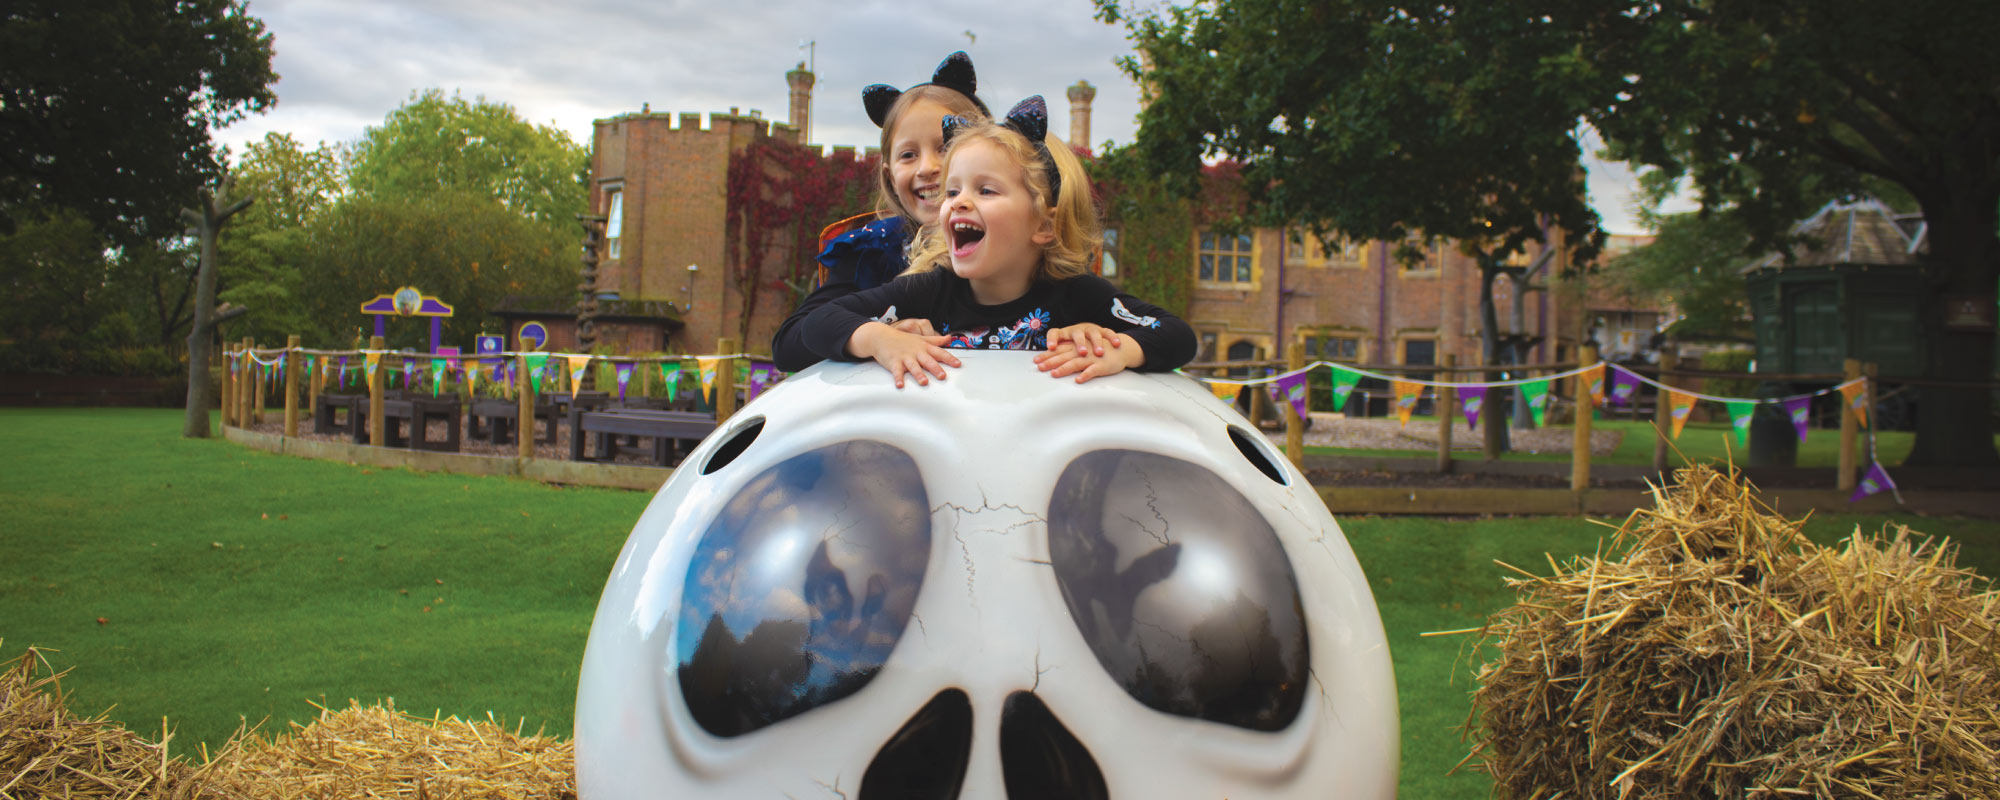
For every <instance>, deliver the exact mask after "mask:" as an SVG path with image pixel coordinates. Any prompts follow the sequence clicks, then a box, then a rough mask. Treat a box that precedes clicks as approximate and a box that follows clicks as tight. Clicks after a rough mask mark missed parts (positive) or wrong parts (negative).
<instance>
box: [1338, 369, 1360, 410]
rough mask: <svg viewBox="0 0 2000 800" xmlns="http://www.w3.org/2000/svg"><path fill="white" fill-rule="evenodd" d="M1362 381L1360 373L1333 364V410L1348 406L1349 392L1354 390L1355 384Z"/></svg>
mask: <svg viewBox="0 0 2000 800" xmlns="http://www.w3.org/2000/svg"><path fill="white" fill-rule="evenodd" d="M1360 381H1361V376H1360V375H1359V374H1357V373H1354V372H1349V371H1347V370H1345V369H1341V368H1340V365H1339V364H1334V365H1333V410H1335V411H1340V410H1342V409H1345V408H1347V394H1348V393H1349V392H1352V391H1354V384H1356V383H1358V382H1360Z"/></svg>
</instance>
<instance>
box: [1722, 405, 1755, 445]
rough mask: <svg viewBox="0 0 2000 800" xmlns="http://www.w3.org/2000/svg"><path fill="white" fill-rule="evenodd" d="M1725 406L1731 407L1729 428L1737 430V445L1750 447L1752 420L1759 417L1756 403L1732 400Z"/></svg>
mask: <svg viewBox="0 0 2000 800" xmlns="http://www.w3.org/2000/svg"><path fill="white" fill-rule="evenodd" d="M1723 405H1725V406H1728V407H1729V427H1731V428H1735V429H1736V443H1737V444H1738V445H1743V446H1748V445H1749V444H1750V418H1751V417H1754V416H1756V415H1757V403H1756V401H1754V400H1730V401H1728V402H1725V403H1723Z"/></svg>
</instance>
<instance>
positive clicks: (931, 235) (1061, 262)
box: [903, 120, 1104, 281]
mask: <svg viewBox="0 0 2000 800" xmlns="http://www.w3.org/2000/svg"><path fill="white" fill-rule="evenodd" d="M973 142H990V143H992V144H995V145H998V146H999V148H1000V151H1001V152H1003V153H1006V154H1007V156H1008V158H1009V159H1010V160H1012V161H1013V162H1014V165H1015V166H1017V167H1019V168H1020V169H1021V177H1022V183H1024V184H1026V185H1027V187H1028V192H1029V194H1030V195H1032V196H1033V198H1034V200H1035V207H1036V208H1038V209H1041V210H1042V211H1043V212H1044V213H1046V214H1049V215H1050V219H1051V221H1052V222H1053V223H1054V224H1053V227H1054V229H1055V238H1054V239H1053V240H1052V241H1050V242H1049V243H1048V244H1046V245H1043V246H1042V259H1041V263H1040V264H1038V265H1037V266H1036V267H1035V278H1036V279H1037V280H1052V281H1053V280H1063V279H1065V278H1074V277H1077V276H1079V275H1088V274H1090V262H1091V258H1092V257H1093V256H1094V255H1095V254H1096V253H1097V249H1098V247H1099V246H1100V245H1102V244H1103V241H1104V231H1103V228H1102V227H1101V226H1100V225H1099V223H1098V220H1097V204H1096V202H1095V201H1093V200H1092V199H1091V196H1090V176H1089V175H1087V174H1085V173H1084V171H1083V162H1082V161H1079V160H1077V157H1076V153H1074V152H1072V151H1071V150H1070V149H1069V145H1066V144H1064V143H1063V142H1062V140H1060V139H1057V138H1055V137H1054V136H1050V137H1047V139H1046V140H1045V141H1044V142H1043V144H1044V145H1046V146H1047V148H1048V150H1047V152H1048V157H1049V159H1050V160H1051V161H1054V162H1055V167H1056V174H1057V175H1058V176H1059V177H1060V178H1061V181H1062V191H1061V192H1059V193H1057V194H1058V195H1059V196H1057V197H1054V198H1053V200H1054V202H1050V201H1051V197H1050V195H1051V187H1050V186H1049V178H1048V172H1047V171H1046V170H1045V168H1044V167H1045V164H1046V163H1047V162H1044V161H1043V160H1042V151H1041V150H1040V149H1038V148H1036V147H1035V146H1034V145H1033V144H1030V143H1029V142H1028V137H1026V136H1022V135H1021V134H1020V133H1019V132H1017V131H1015V130H1014V129H1012V128H1008V127H1005V126H1002V125H999V124H996V123H993V122H991V121H984V120H982V121H980V122H978V123H975V124H973V125H971V126H969V127H965V128H961V129H959V131H958V132H957V133H956V134H954V135H953V136H952V139H951V145H950V146H948V147H946V148H945V153H944V175H943V176H942V177H943V179H944V180H950V179H951V157H952V156H953V155H954V154H956V153H958V152H959V150H960V149H961V148H964V147H967V146H969V145H970V144H972V143H973ZM949 216H950V215H949V214H943V213H940V214H938V218H937V219H935V220H933V221H931V222H930V223H929V224H927V225H925V226H923V228H922V229H920V230H918V231H917V239H916V243H915V244H914V245H913V247H912V252H911V255H910V266H909V268H908V269H906V270H904V271H903V274H904V275H913V274H916V273H920V272H929V271H931V270H934V269H950V268H951V256H950V254H951V237H950V236H949V235H947V234H946V233H945V220H946V218H948V217H949Z"/></svg>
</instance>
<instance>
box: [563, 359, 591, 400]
mask: <svg viewBox="0 0 2000 800" xmlns="http://www.w3.org/2000/svg"><path fill="white" fill-rule="evenodd" d="M563 358H565V359H567V360H568V361H569V398H570V399H571V400H575V399H576V393H577V392H580V391H583V371H584V370H585V369H588V368H589V367H590V356H587V355H584V356H563Z"/></svg>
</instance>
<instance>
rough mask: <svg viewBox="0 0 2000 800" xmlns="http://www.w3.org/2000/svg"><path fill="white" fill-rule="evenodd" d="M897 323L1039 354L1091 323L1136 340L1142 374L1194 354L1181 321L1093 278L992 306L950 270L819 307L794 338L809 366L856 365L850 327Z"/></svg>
mask: <svg viewBox="0 0 2000 800" xmlns="http://www.w3.org/2000/svg"><path fill="white" fill-rule="evenodd" d="M897 319H928V320H930V321H931V324H932V325H933V326H935V327H936V328H937V329H938V332H939V333H942V334H944V335H946V336H950V337H951V341H949V342H947V343H946V344H945V346H946V347H952V348H962V349H971V350H1046V349H1048V332H1049V330H1050V329H1053V328H1063V327H1068V326H1070V325H1075V324H1078V323H1083V322H1094V323H1097V324H1099V325H1102V326H1104V327H1106V328H1110V329H1111V330H1113V331H1116V332H1119V333H1123V334H1126V335H1129V336H1131V337H1132V339H1133V340H1134V341H1136V342H1138V343H1139V347H1140V348H1142V349H1143V351H1144V352H1145V354H1146V363H1145V365H1144V366H1141V367H1139V369H1141V370H1144V371H1147V372H1165V371H1168V370H1172V369H1174V368H1176V367H1179V366H1181V365H1182V364H1186V363H1187V362H1188V361H1190V360H1192V359H1193V358H1194V354H1195V348H1196V342H1195V335H1194V329H1193V328H1190V327H1188V324H1187V323H1186V322H1184V321H1182V320H1181V319H1180V318H1179V317H1176V316H1174V315H1173V314H1170V313H1167V311H1166V309H1163V308H1160V307H1159V306H1155V305H1153V304H1151V303H1148V302H1146V301H1144V300H1140V299H1139V298H1136V297H1133V296H1131V295H1129V294H1126V293H1124V292H1122V291H1119V290H1118V287H1116V286H1113V285H1112V284H1111V282H1110V281H1106V280H1105V279H1103V278H1100V277H1097V276H1095V275H1083V276H1079V277H1075V278H1066V279H1063V280H1058V281H1036V282H1035V283H1034V285H1032V286H1030V287H1029V289H1028V293H1027V294H1025V295H1022V296H1021V297H1019V298H1017V299H1014V300H1012V301H1009V302H1006V303H1001V304H999V305H991V306H989V305H981V304H980V303H979V302H978V301H977V300H975V299H973V297H972V284H971V283H970V282H969V281H966V280H965V279H964V278H960V277H958V276H957V275H954V274H952V272H951V271H950V270H942V269H941V270H932V271H930V272H923V273H918V274H915V275H905V276H903V277H900V278H897V279H895V280H893V281H890V282H889V283H887V284H884V285H881V286H878V287H875V288H873V289H869V290H867V291H863V292H857V293H854V294H850V295H847V296H844V297H840V298H837V299H834V300H832V301H831V302H828V303H827V304H825V305H823V306H820V307H819V308H818V309H816V310H814V311H813V312H812V313H811V314H810V315H809V316H807V317H806V319H805V320H804V322H803V323H801V324H800V325H798V326H796V328H795V332H796V335H797V339H798V340H799V343H800V344H801V345H802V346H803V347H804V348H805V349H807V350H809V351H810V352H811V353H812V355H813V357H814V358H813V361H818V360H820V359H827V358H831V359H836V360H840V361H859V360H861V359H857V358H855V357H853V356H851V355H848V353H847V339H848V337H850V336H852V335H853V334H854V331H855V329H856V328H859V327H861V326H862V325H864V324H866V323H868V322H869V321H871V320H880V321H883V322H894V321H895V320H897ZM810 363H811V362H808V365H809V364H810ZM778 366H779V368H780V369H784V368H785V366H786V365H785V363H784V362H780V363H779V365H778Z"/></svg>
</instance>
